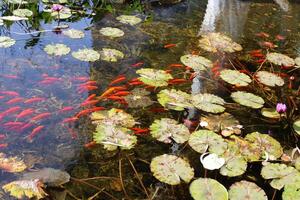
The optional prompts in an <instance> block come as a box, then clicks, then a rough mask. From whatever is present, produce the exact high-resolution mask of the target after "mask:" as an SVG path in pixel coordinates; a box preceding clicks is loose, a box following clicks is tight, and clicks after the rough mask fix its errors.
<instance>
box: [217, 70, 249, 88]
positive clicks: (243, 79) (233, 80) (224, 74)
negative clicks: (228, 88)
mask: <svg viewBox="0 0 300 200" xmlns="http://www.w3.org/2000/svg"><path fill="white" fill-rule="evenodd" d="M220 77H221V78H222V79H223V80H224V81H226V82H227V83H230V84H232V85H235V86H238V87H239V86H247V85H249V83H251V78H250V77H249V76H248V75H246V74H244V73H241V72H239V71H237V70H231V69H225V70H222V71H221V73H220Z"/></svg>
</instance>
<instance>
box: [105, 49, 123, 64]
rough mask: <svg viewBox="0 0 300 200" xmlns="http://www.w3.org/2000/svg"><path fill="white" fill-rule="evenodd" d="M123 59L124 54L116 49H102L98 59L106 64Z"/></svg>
mask: <svg viewBox="0 0 300 200" xmlns="http://www.w3.org/2000/svg"><path fill="white" fill-rule="evenodd" d="M122 58H124V54H123V53H122V52H121V51H119V50H116V49H109V48H103V49H102V50H101V51H100V59H101V60H105V61H108V62H117V61H118V60H119V59H122Z"/></svg>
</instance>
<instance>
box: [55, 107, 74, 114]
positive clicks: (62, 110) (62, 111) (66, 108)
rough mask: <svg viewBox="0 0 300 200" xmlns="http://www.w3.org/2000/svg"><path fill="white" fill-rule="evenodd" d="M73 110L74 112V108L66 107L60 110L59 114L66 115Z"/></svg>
mask: <svg viewBox="0 0 300 200" xmlns="http://www.w3.org/2000/svg"><path fill="white" fill-rule="evenodd" d="M71 110H74V107H72V106H66V107H63V108H62V109H60V110H58V112H59V113H64V112H69V111H71Z"/></svg>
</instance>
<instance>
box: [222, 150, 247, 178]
mask: <svg viewBox="0 0 300 200" xmlns="http://www.w3.org/2000/svg"><path fill="white" fill-rule="evenodd" d="M224 155H225V157H224V158H225V164H224V166H223V167H222V168H221V169H220V174H222V175H223V176H228V177H235V176H240V175H242V174H244V173H245V172H246V170H247V161H246V160H245V159H244V157H243V156H236V155H228V156H226V154H224ZM224 155H222V156H224Z"/></svg>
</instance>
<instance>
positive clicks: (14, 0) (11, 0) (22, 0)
mask: <svg viewBox="0 0 300 200" xmlns="http://www.w3.org/2000/svg"><path fill="white" fill-rule="evenodd" d="M5 1H7V2H8V3H11V4H20V5H23V4H28V1H25V0H5Z"/></svg>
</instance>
